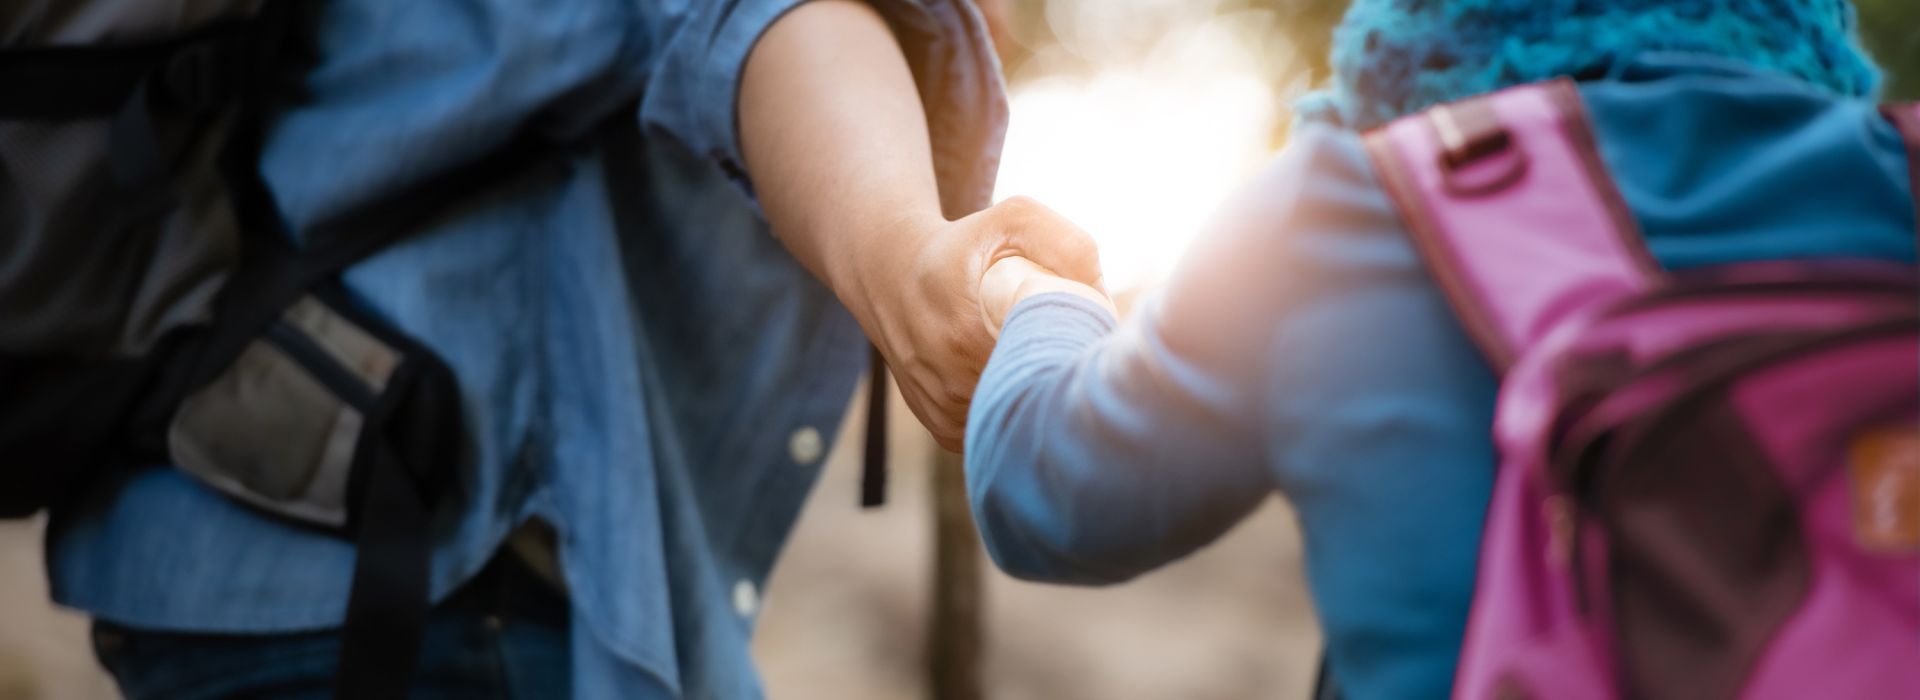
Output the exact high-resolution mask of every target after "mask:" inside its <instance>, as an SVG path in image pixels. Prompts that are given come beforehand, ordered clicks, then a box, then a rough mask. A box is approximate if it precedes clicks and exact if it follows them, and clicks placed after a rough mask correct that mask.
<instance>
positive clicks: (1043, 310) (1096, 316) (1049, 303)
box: [1000, 292, 1120, 343]
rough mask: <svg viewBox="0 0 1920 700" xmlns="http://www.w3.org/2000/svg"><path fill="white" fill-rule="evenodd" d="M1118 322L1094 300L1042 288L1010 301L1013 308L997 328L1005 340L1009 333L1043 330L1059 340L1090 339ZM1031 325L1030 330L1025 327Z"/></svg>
mask: <svg viewBox="0 0 1920 700" xmlns="http://www.w3.org/2000/svg"><path fill="white" fill-rule="evenodd" d="M1119 325H1120V321H1119V319H1116V318H1114V317H1113V314H1112V313H1111V312H1108V311H1107V309H1106V307H1103V306H1101V305H1099V304H1096V303H1094V302H1093V301H1092V300H1090V299H1087V298H1086V297H1082V296H1078V295H1074V294H1068V293H1066V292H1046V293H1044V294H1035V295H1033V296H1030V297H1027V298H1025V299H1021V300H1020V302H1019V303H1017V304H1014V305H1013V311H1011V312H1009V313H1008V314H1007V320H1006V323H1004V324H1002V326H1001V328H1000V339H1001V342H1002V343H1006V342H1007V341H1008V339H1009V338H1010V337H1012V336H1016V335H1018V336H1021V337H1026V335H1027V334H1029V333H1044V334H1046V335H1047V336H1048V337H1051V338H1055V339H1059V340H1081V339H1084V340H1085V341H1086V342H1089V343H1091V342H1093V341H1095V340H1098V339H1099V338H1100V337H1102V336H1105V335H1106V334H1108V333H1111V332H1113V329H1114V328H1116V327H1118V326H1119ZM1029 327H1031V328H1032V330H1028V328H1029Z"/></svg>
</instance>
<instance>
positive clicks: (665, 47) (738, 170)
mask: <svg viewBox="0 0 1920 700" xmlns="http://www.w3.org/2000/svg"><path fill="white" fill-rule="evenodd" d="M803 2H806V0H731V1H716V2H692V3H670V2H651V3H645V4H644V6H643V7H642V8H641V9H640V10H639V11H640V13H641V15H642V17H641V19H642V24H643V25H644V26H645V27H647V28H648V29H649V32H650V34H649V36H648V41H649V44H650V45H651V46H652V47H654V49H655V50H654V52H653V53H654V59H655V60H653V61H650V62H649V64H648V66H647V73H648V74H647V75H646V76H645V80H646V85H647V87H646V91H645V93H644V96H643V98H642V99H641V103H640V120H641V123H642V124H643V125H644V126H645V127H646V128H647V129H648V130H649V131H650V132H654V133H664V134H666V135H668V136H670V137H671V138H673V139H674V140H676V141H679V142H680V143H682V144H684V145H685V146H686V147H687V148H688V149H690V150H692V151H693V152H695V153H698V154H700V155H702V156H703V157H705V158H707V159H709V160H711V161H713V162H715V163H716V164H717V165H718V166H719V167H720V168H721V170H722V171H724V172H725V173H726V174H727V176H728V177H730V178H732V179H733V180H734V181H735V182H738V183H740V184H741V185H742V186H743V187H745V188H746V189H747V191H748V192H749V193H751V192H752V185H751V183H750V182H749V181H748V179H747V176H746V168H745V166H744V162H745V161H744V158H743V157H742V156H741V152H740V130H739V120H738V119H737V117H736V113H737V110H738V107H739V98H740V78H741V75H742V73H743V71H744V70H745V68H746V64H747V57H748V55H749V54H751V53H752V51H753V47H754V45H755V44H756V43H758V42H759V40H760V37H761V36H762V35H763V34H765V33H766V31H767V29H768V28H769V27H771V26H773V23H774V22H776V21H778V20H779V19H780V18H781V17H782V16H784V15H785V14H786V13H787V12H789V11H792V10H793V9H794V8H795V7H798V6H799V5H800V4H801V3H803ZM870 4H871V5H872V6H873V7H874V8H875V9H876V10H878V11H879V12H880V13H881V15H882V16H884V17H885V18H886V21H887V24H888V26H889V27H890V28H891V29H892V30H893V34H894V36H895V38H896V39H897V40H898V41H899V42H900V46H901V49H902V51H903V52H904V54H905V55H906V58H907V62H908V63H909V65H910V67H911V68H912V71H913V76H914V80H915V81H916V83H917V84H918V86H919V90H920V99H921V102H922V103H923V104H924V106H925V108H926V112H927V121H928V125H927V131H928V135H929V136H930V138H931V140H932V144H933V157H934V169H935V173H936V174H937V175H938V177H939V183H940V192H941V203H942V205H943V207H944V208H945V209H946V213H947V215H948V216H952V217H958V216H963V215H965V214H968V213H971V212H973V211H975V210H978V209H980V208H982V207H984V206H986V205H987V204H988V203H989V200H990V198H991V196H992V192H993V180H994V175H995V173H996V172H997V170H998V168H999V154H1000V146H1001V143H1002V142H1003V140H1004V137H1005V132H1006V119H1007V116H1006V115H1007V105H1006V95H1005V89H1004V87H1003V86H1002V83H1001V80H1000V68H999V62H998V59H996V58H995V57H994V53H993V44H992V41H991V40H990V39H989V38H988V36H987V30H986V25H985V22H984V20H982V19H981V17H980V14H979V12H978V10H976V9H975V8H974V7H973V5H972V4H971V3H969V2H966V0H872V1H871V3H870Z"/></svg>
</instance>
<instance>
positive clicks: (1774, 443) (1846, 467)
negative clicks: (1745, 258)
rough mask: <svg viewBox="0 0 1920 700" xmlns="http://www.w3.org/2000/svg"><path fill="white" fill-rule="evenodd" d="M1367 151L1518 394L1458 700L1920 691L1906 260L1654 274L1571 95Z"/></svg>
mask: <svg viewBox="0 0 1920 700" xmlns="http://www.w3.org/2000/svg"><path fill="white" fill-rule="evenodd" d="M1887 112H1888V115H1889V116H1890V117H1892V118H1893V119H1894V121H1895V123H1896V124H1897V125H1899V126H1900V127H1901V130H1902V132H1903V134H1905V135H1906V137H1907V143H1908V144H1909V146H1910V147H1913V146H1914V145H1915V144H1916V143H1920V110H1916V109H1915V108H1911V107H1898V108H1889V109H1888V110H1887ZM1367 148H1368V152H1369V155H1370V157H1371V158H1372V160H1373V162H1374V164H1375V167H1376V168H1377V169H1378V171H1379V172H1380V173H1381V177H1382V178H1383V180H1384V181H1385V184H1386V187H1387V189H1388V191H1389V192H1390V193H1391V194H1392V195H1393V197H1394V199H1395V201H1396V203H1397V206H1398V208H1399V211H1400V213H1401V216H1402V218H1403V219H1405V221H1406V222H1407V224H1408V228H1409V230H1410V231H1411V232H1412V234H1413V237H1414V240H1415V242H1416V247H1418V248H1419V250H1420V252H1421V255H1422V257H1423V259H1424V260H1425V262H1426V264H1427V266H1428V269H1429V270H1431V272H1432V274H1433V276H1434V278H1435V280H1436V281H1437V282H1438V283H1439V284H1440V286H1441V287H1442V289H1443V290H1444V291H1445V293H1446V296H1447V297H1448V300H1449V301H1450V303H1451V304H1452V305H1453V308H1454V311H1455V313H1456V314H1457V315H1458V316H1459V318H1460V319H1461V322H1462V324H1463V325H1464V326H1465V327H1466V328H1467V330H1468V332H1469V333H1470V334H1471V335H1472V336H1473V338H1474V340H1475V342H1476V343H1477V344H1479V345H1480V347H1481V348H1482V350H1483V351H1484V352H1485V354H1486V355H1487V357H1488V358H1489V360H1490V361H1491V362H1492V364H1493V365H1494V367H1495V369H1496V370H1497V371H1499V372H1500V373H1501V374H1502V376H1503V379H1502V384H1501V391H1500V399H1499V405H1498V408H1497V410H1496V413H1495V418H1494V422H1495V424H1494V426H1493V434H1494V439H1495V442H1496V444H1497V446H1498V447H1499V450H1500V455H1501V465H1500V467H1499V469H1500V471H1499V475H1498V478H1497V480H1496V485H1495V491H1494V494H1493V500H1492V502H1491V504H1490V505H1489V512H1488V515H1487V524H1486V529H1485V532H1484V533H1483V540H1482V543H1481V555H1480V569H1479V574H1478V579H1477V582H1476V586H1475V595H1474V603H1473V610H1472V613H1471V615H1470V617H1469V621H1468V626H1467V634H1466V638H1465V640H1464V649H1463V652H1462V654H1461V661H1460V664H1461V665H1460V669H1459V672H1458V675H1457V678H1456V681H1455V687H1454V697H1456V698H1460V699H1462V700H1492V699H1496V698H1498V699H1501V700H1505V699H1508V698H1539V699H1543V700H1582V699H1587V698H1592V699H1601V698H1656V699H1663V698H1674V699H1681V698H1684V699H1687V700H1696V699H1698V700H1715V699H1726V700H1736V699H1740V700H1771V699H1776V698H1778V699H1786V698H1920V275H1917V272H1916V270H1915V268H1914V267H1912V266H1908V265H1897V264H1891V263H1885V262H1873V261H1826V262H1767V263H1748V264H1740V265H1729V266H1723V267H1718V268H1709V269H1704V270H1697V271H1691V272H1688V273H1684V274H1669V273H1666V272H1663V271H1661V270H1660V269H1659V267H1658V266H1657V265H1656V264H1655V263H1654V262H1653V260H1652V258H1651V257H1650V256H1649V255H1648V254H1647V253H1646V250H1645V247H1644V244H1643V242H1642V240H1641V237H1640V235H1639V232H1638V230H1637V227H1636V226H1635V224H1634V221H1633V218H1632V216H1631V214H1630V212H1629V211H1628V210H1627V208H1626V206H1625V203H1624V202H1623V200H1622V199H1621V197H1620V194H1619V192H1618V191H1617V190H1616V189H1615V187H1614V185H1613V182H1612V180H1611V179H1610V178H1609V177H1608V176H1607V174H1606V169H1605V166H1604V164H1603V163H1602V162H1601V160H1600V157H1599V155H1598V152H1597V150H1596V148H1595V144H1594V140H1593V134H1592V130H1591V127H1590V126H1589V125H1588V122H1587V117H1586V113H1585V110H1584V109H1583V107H1582V106H1581V103H1580V97H1579V93H1578V92H1577V90H1576V89H1575V88H1574V86H1573V84H1572V83H1571V82H1568V81H1564V80H1562V81H1555V82H1549V83H1542V84H1537V85H1529V86H1523V87H1519V88H1514V89H1510V90H1505V91H1502V92H1498V93H1494V94H1491V95H1485V96H1481V97H1478V98H1474V99H1471V100H1468V101H1465V102H1460V103H1455V104H1451V105H1446V106H1442V107H1436V108H1434V109H1432V110H1430V111H1428V112H1426V113H1424V114H1421V115H1416V116H1413V117H1408V118H1406V119H1402V120H1400V121H1397V122H1394V123H1393V124H1390V125H1388V126H1387V127H1384V128H1382V129H1380V130H1378V131H1376V132H1373V133H1371V134H1369V135H1368V137H1367ZM1915 152H1916V153H1920V150H1915ZM1915 177H1916V178H1920V168H1917V169H1916V170H1915Z"/></svg>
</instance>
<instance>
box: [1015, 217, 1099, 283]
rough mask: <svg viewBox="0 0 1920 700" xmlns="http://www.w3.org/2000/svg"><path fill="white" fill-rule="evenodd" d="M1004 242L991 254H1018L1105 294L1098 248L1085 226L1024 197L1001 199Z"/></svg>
mask: <svg viewBox="0 0 1920 700" xmlns="http://www.w3.org/2000/svg"><path fill="white" fill-rule="evenodd" d="M997 208H1004V209H1005V211H1004V212H1003V215H1004V216H1005V217H1006V221H1004V222H1003V225H1004V226H1005V230H1006V232H1007V233H1006V236H1007V239H1006V245H1007V247H1008V248H1010V249H1011V250H1008V251H1005V252H1003V253H1002V254H1001V255H998V256H995V257H1004V256H1008V255H1019V256H1023V257H1025V258H1027V259H1028V260H1031V261H1033V263H1034V264H1036V265H1039V266H1040V267H1042V268H1046V269H1047V270H1049V271H1051V272H1053V273H1054V274H1057V275H1059V276H1061V277H1065V278H1067V279H1070V280H1073V281H1075V282H1079V283H1081V284H1085V285H1087V286H1089V287H1093V288H1094V289H1096V290H1099V291H1100V292H1101V293H1102V294H1104V293H1106V291H1107V290H1106V285H1105V284H1104V281H1103V278H1102V275H1101V271H1100V247H1099V246H1098V245H1096V244H1095V243H1094V242H1093V236H1092V235H1091V234H1088V233H1087V232H1086V230H1085V229H1082V228H1080V227H1079V226H1077V225H1075V224H1074V223H1073V222H1072V221H1068V220H1067V219H1066V217H1063V216H1061V215H1059V214H1058V213H1056V212H1054V211H1053V210H1052V209H1048V208H1047V207H1046V205H1044V204H1041V203H1039V202H1037V201H1034V200H1033V199H1031V198H1028V197H1013V198H1010V199H1008V200H1006V201H1004V202H1001V203H1000V204H999V206H998V207H997Z"/></svg>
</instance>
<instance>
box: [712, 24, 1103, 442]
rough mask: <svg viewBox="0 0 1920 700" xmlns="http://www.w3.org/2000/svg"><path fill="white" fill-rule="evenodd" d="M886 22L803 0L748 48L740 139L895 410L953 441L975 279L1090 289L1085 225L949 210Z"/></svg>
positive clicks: (1092, 279) (982, 344)
mask: <svg viewBox="0 0 1920 700" xmlns="http://www.w3.org/2000/svg"><path fill="white" fill-rule="evenodd" d="M926 116H927V115H926V113H925V112H924V111H923V107H922V105H921V101H920V97H919V93H918V92H917V91H916V89H915V85H914V82H913V75H912V73H911V72H910V70H909V67H908V64H907V61H906V59H905V57H904V56H903V55H902V53H901V50H900V46H899V44H898V43H896V41H895V39H894V37H893V35H892V33H891V32H890V31H889V29H888V27H887V24H886V22H885V21H884V20H883V19H882V18H881V16H880V15H879V14H878V13H877V12H875V11H874V10H873V9H872V8H871V7H869V6H867V5H866V4H865V3H862V2H857V1H854V0H814V1H813V2H809V3H807V4H805V5H802V6H800V7H798V8H796V9H794V10H793V11H792V12H790V13H788V14H787V15H786V16H785V17H783V18H781V19H780V20H779V21H778V22H776V23H775V24H774V25H773V27H772V28H770V29H769V30H768V31H767V33H766V35H765V36H763V37H762V38H761V39H760V41H759V43H758V44H757V45H756V47H755V48H754V50H753V53H752V54H751V55H750V56H749V58H748V61H747V66H746V71H745V74H744V76H743V77H742V82H741V89H740V99H739V126H740V139H741V147H742V151H743V153H744V157H745V161H746V169H747V173H748V175H749V176H750V178H751V180H752V181H753V185H754V188H755V191H756V193H757V194H758V196H759V198H760V204H761V207H762V209H763V210H764V211H765V212H766V216H767V220H768V221H769V223H771V224H772V227H773V231H774V234H775V235H776V236H778V237H779V238H780V240H781V242H782V243H784V244H785V245H786V247H787V249H788V250H789V251H791V252H792V253H793V255H794V257H795V258H797V259H799V261H800V263H801V264H802V265H805V266H806V267H807V269H808V270H810V271H811V272H813V274H814V275H815V276H817V277H819V278H820V279H821V280H822V281H824V282H825V283H826V284H827V286H828V287H830V288H832V289H833V290H834V293H835V294H836V295H838V296H839V298H840V301H841V302H842V303H843V304H845V305H846V307H847V308H848V310H850V311H851V312H852V313H853V316H854V318H855V319H857V320H858V321H859V322H860V325H861V327H862V328H864V329H865V330H866V332H867V336H868V338H870V339H872V340H873V342H874V344H875V346H877V347H878V348H880V351H881V353H882V354H883V355H884V356H885V357H886V359H887V364H888V366H889V367H890V368H891V369H892V370H893V373H894V375H895V376H896V377H897V378H898V379H899V382H900V389H901V392H902V393H903V394H904V395H905V396H906V398H907V402H908V405H909V406H910V407H912V409H913V411H914V414H915V415H916V416H918V417H919V418H920V420H921V422H922V423H924V424H926V426H927V428H928V429H929V430H931V431H932V432H933V434H934V437H935V438H936V439H937V440H939V441H940V443H941V444H942V445H943V446H946V447H948V448H949V449H958V448H959V447H960V440H961V434H962V430H963V428H964V425H965V420H966V410H967V405H968V402H969V400H970V399H971V398H972V395H973V387H974V384H975V382H976V381H977V380H978V378H979V373H980V369H981V367H982V366H983V365H984V364H985V362H986V358H987V354H988V352H989V351H990V349H991V347H992V337H991V334H990V332H989V329H988V326H987V324H986V323H984V322H983V321H982V319H981V317H980V304H979V301H978V298H977V295H976V288H975V285H976V284H977V282H978V280H979V279H980V277H981V275H982V274H983V273H984V272H985V271H986V269H987V267H988V265H990V264H992V263H993V261H995V260H998V259H1001V258H1004V257H1008V256H1013V255H1023V256H1026V257H1028V258H1032V259H1033V260H1036V261H1040V262H1042V263H1044V264H1046V265H1048V266H1049V267H1052V268H1053V269H1056V270H1059V271H1060V272H1061V273H1062V274H1065V275H1068V276H1070V277H1072V278H1074V279H1077V280H1082V281H1085V282H1089V283H1094V284H1097V283H1098V281H1099V275H1100V265H1099V259H1098V254H1097V253H1096V252H1095V250H1094V246H1093V243H1092V241H1091V240H1090V239H1089V238H1088V237H1087V236H1086V234H1085V233H1084V232H1082V231H1080V230H1079V229H1078V228H1075V227H1074V226H1073V225H1072V224H1070V223H1067V222H1066V221H1065V220H1064V219H1061V218H1060V217H1059V216H1057V215H1055V214H1054V213H1053V212H1051V211H1048V210H1047V209H1045V208H1044V207H1041V206H1039V205H1038V204H1035V203H1033V202H1031V201H1029V200H1024V199H1014V200H1009V201H1006V202H1002V203H1000V204H999V205H996V206H994V207H992V208H989V209H987V210H985V211H982V212H979V213H977V214H974V215H972V216H968V217H966V218H963V219H961V220H959V221H948V220H947V219H946V218H945V217H944V216H943V215H942V212H941V206H940V193H939V190H938V185H937V183H936V181H935V176H934V165H933V156H932V150H931V143H930V139H929V137H928V133H927V118H926Z"/></svg>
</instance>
